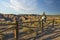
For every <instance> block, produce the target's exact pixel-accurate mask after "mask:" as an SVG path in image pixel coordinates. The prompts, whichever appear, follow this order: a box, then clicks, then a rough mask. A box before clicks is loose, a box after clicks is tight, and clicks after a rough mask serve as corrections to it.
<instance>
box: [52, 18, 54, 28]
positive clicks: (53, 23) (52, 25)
mask: <svg viewBox="0 0 60 40" xmlns="http://www.w3.org/2000/svg"><path fill="white" fill-rule="evenodd" d="M52 26H53V27H54V19H53V24H52Z"/></svg>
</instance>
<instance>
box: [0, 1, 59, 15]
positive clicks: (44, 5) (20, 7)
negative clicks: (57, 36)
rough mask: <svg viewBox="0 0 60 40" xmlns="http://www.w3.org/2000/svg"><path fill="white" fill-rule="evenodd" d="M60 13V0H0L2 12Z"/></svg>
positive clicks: (0, 10) (0, 11)
mask: <svg viewBox="0 0 60 40" xmlns="http://www.w3.org/2000/svg"><path fill="white" fill-rule="evenodd" d="M43 11H45V12H46V14H60V0H0V13H4V14H42V13H43Z"/></svg>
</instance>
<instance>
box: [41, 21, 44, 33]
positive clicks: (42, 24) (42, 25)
mask: <svg viewBox="0 0 60 40" xmlns="http://www.w3.org/2000/svg"><path fill="white" fill-rule="evenodd" d="M43 27H44V23H43V20H42V21H41V31H42V32H43V31H44V29H43Z"/></svg>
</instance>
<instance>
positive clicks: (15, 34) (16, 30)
mask: <svg viewBox="0 0 60 40" xmlns="http://www.w3.org/2000/svg"><path fill="white" fill-rule="evenodd" d="M14 38H15V40H18V21H16V27H15V30H14Z"/></svg>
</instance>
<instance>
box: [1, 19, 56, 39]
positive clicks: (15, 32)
mask: <svg viewBox="0 0 60 40" xmlns="http://www.w3.org/2000/svg"><path fill="white" fill-rule="evenodd" d="M54 20H55V19H53V20H52V23H53V25H54V22H55V21H54ZM33 22H39V24H40V26H39V27H38V28H40V30H41V31H42V32H43V31H44V23H43V21H40V20H38V21H31V22H21V23H19V22H18V21H16V23H13V24H12V23H10V24H6V25H16V26H15V27H10V28H6V30H3V31H0V33H1V34H2V33H3V32H5V31H8V30H12V29H13V30H14V40H18V33H19V31H18V30H19V26H20V27H27V28H36V27H29V26H26V25H22V24H24V23H33ZM48 24H50V22H49V23H48ZM48 24H47V25H46V26H48ZM1 25H4V24H1ZM36 32H37V33H36V35H37V34H38V30H37V31H36ZM34 40H35V39H34Z"/></svg>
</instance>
